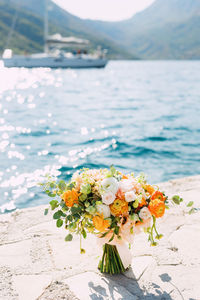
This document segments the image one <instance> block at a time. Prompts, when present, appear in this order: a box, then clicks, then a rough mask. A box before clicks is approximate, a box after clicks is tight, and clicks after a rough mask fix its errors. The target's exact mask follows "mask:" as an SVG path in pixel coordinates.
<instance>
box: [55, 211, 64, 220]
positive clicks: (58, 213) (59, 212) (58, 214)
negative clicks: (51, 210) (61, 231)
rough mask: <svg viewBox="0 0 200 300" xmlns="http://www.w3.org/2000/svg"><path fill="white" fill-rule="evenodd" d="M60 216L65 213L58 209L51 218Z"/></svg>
mask: <svg viewBox="0 0 200 300" xmlns="http://www.w3.org/2000/svg"><path fill="white" fill-rule="evenodd" d="M61 217H66V214H64V213H63V211H62V210H58V211H57V212H55V214H54V215H53V218H54V219H55V220H57V219H60V218H61Z"/></svg>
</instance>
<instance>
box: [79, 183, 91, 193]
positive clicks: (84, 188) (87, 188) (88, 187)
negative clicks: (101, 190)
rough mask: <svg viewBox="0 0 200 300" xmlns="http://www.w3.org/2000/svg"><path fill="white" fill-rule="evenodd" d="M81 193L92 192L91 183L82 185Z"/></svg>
mask: <svg viewBox="0 0 200 300" xmlns="http://www.w3.org/2000/svg"><path fill="white" fill-rule="evenodd" d="M81 193H82V194H85V195H88V194H90V193H91V185H90V184H89V183H87V184H84V185H82V187H81Z"/></svg>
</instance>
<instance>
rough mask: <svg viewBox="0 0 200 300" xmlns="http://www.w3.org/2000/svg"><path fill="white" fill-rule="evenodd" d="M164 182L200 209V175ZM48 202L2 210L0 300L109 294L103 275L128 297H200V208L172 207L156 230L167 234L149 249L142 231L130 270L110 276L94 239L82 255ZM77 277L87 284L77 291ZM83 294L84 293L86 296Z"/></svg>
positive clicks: (162, 186) (163, 187) (170, 191)
mask: <svg viewBox="0 0 200 300" xmlns="http://www.w3.org/2000/svg"><path fill="white" fill-rule="evenodd" d="M158 185H159V186H160V189H161V190H164V191H166V194H167V195H169V196H171V195H173V194H179V195H180V196H181V197H183V199H184V200H185V202H186V203H188V202H189V201H194V207H198V208H200V199H199V198H200V175H196V176H191V177H184V178H180V179H175V180H170V181H167V182H164V183H160V184H158ZM47 206H48V204H47V205H41V206H36V207H31V208H23V209H17V210H15V211H13V212H11V213H6V214H2V215H0V232H1V234H0V269H1V273H0V274H1V275H0V299H4V300H6V299H9V300H18V299H19V300H27V299H29V300H36V299H38V300H43V299H48V300H50V299H52V300H56V299H74V300H75V299H80V300H82V299H83V300H85V299H87V300H88V299H95V298H94V297H98V296H99V297H100V296H101V297H102V298H99V299H109V298H106V297H107V296H106V295H105V290H106V293H107V295H109V293H110V291H109V289H108V284H107V285H105V282H104V281H105V280H104V281H103V279H108V280H109V285H110V286H111V287H113V288H114V287H115V288H117V291H118V294H119V295H121V297H122V298H123V297H124V299H129V296H130V299H145V298H146V297H147V296H149V297H150V296H151V297H152V299H161V298H162V297H165V298H164V299H176V300H177V299H189V298H192V299H198V297H199V295H200V287H199V280H198V278H199V277H200V269H199V266H198V265H199V264H200V257H199V252H200V211H198V212H197V213H195V214H192V215H188V214H185V211H188V208H186V207H185V205H182V206H181V207H180V208H179V207H173V208H171V209H170V210H169V211H167V213H166V215H165V216H164V218H162V219H161V220H159V222H158V230H159V231H160V232H161V233H163V234H164V237H163V239H162V240H160V242H159V245H158V246H157V247H150V246H149V244H148V242H147V236H146V235H145V234H140V235H138V236H136V237H135V243H134V245H133V247H132V253H133V260H132V261H133V263H132V269H130V270H129V271H127V272H126V273H125V274H123V275H117V276H114V277H110V276H102V275H101V274H99V272H98V270H97V265H98V260H99V258H97V256H98V255H99V254H100V250H99V249H97V245H96V240H95V238H94V237H93V236H91V237H89V238H88V239H87V240H85V241H84V243H83V246H84V248H85V249H86V254H82V255H81V254H80V253H79V238H78V237H75V238H74V240H73V241H72V242H68V243H66V242H65V241H64V238H65V236H66V235H67V231H66V230H65V229H64V227H61V228H56V225H55V220H52V216H51V215H52V214H51V213H50V214H49V215H47V216H44V209H45V208H46V207H47ZM198 241H199V243H198ZM78 281H79V282H80V281H81V282H82V283H83V285H82V286H79V291H77V290H76V287H75V282H78ZM89 284H90V285H91V284H93V285H91V286H90V285H89ZM95 284H96V286H99V289H97V288H95ZM88 286H90V289H89V290H87V289H86V288H88ZM103 291H104V294H102V293H103ZM80 292H81V293H82V294H81V295H83V294H84V293H85V294H86V296H84V297H86V298H84V297H83V298H82V296H81V298H80ZM119 295H118V296H116V299H120V297H119ZM159 295H160V296H159ZM62 297H66V298H62ZM92 297H93V298H92ZM117 297H118V298H117ZM96 299H97V298H96ZM110 299H112V298H110Z"/></svg>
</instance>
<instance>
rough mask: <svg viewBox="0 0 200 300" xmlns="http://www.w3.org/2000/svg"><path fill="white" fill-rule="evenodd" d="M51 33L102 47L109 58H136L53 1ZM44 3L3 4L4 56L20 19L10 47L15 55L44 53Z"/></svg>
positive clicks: (2, 0)
mask: <svg viewBox="0 0 200 300" xmlns="http://www.w3.org/2000/svg"><path fill="white" fill-rule="evenodd" d="M49 3H50V8H49V12H48V17H49V33H50V34H54V33H58V32H59V33H60V34H62V35H63V36H70V35H73V36H77V37H81V38H84V39H88V40H89V41H90V42H91V49H96V48H97V46H99V45H101V46H102V48H105V49H107V50H108V57H111V58H112V57H114V58H122V57H123V58H135V56H134V54H133V53H132V52H128V51H127V50H126V49H125V48H123V47H121V45H120V44H119V43H118V42H117V41H114V40H113V39H112V38H110V37H107V36H106V35H104V34H103V33H100V32H99V33H98V34H97V32H96V31H95V30H94V29H93V28H92V26H88V24H86V23H85V21H84V20H82V19H80V18H78V17H75V16H73V15H71V14H69V13H68V12H66V11H65V10H63V9H62V8H60V7H59V6H57V5H56V4H55V3H54V2H52V1H49ZM44 7H45V6H44V0H0V37H1V39H0V52H2V51H3V50H4V48H5V46H6V44H7V37H8V36H9V34H10V32H11V28H12V23H13V21H14V19H15V16H16V15H17V18H16V24H15V26H14V30H13V34H12V37H11V39H10V41H9V44H8V47H9V48H12V49H13V50H14V52H15V53H23V52H28V53H35V52H38V51H42V49H43V44H44V38H43V27H44Z"/></svg>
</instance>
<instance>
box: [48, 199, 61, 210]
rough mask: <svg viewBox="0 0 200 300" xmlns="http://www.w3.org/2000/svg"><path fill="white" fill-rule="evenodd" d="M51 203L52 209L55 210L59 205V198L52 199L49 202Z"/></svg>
mask: <svg viewBox="0 0 200 300" xmlns="http://www.w3.org/2000/svg"><path fill="white" fill-rule="evenodd" d="M49 204H50V205H51V209H52V210H54V209H55V208H56V207H58V206H59V204H58V201H57V200H51V201H50V202H49Z"/></svg>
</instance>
